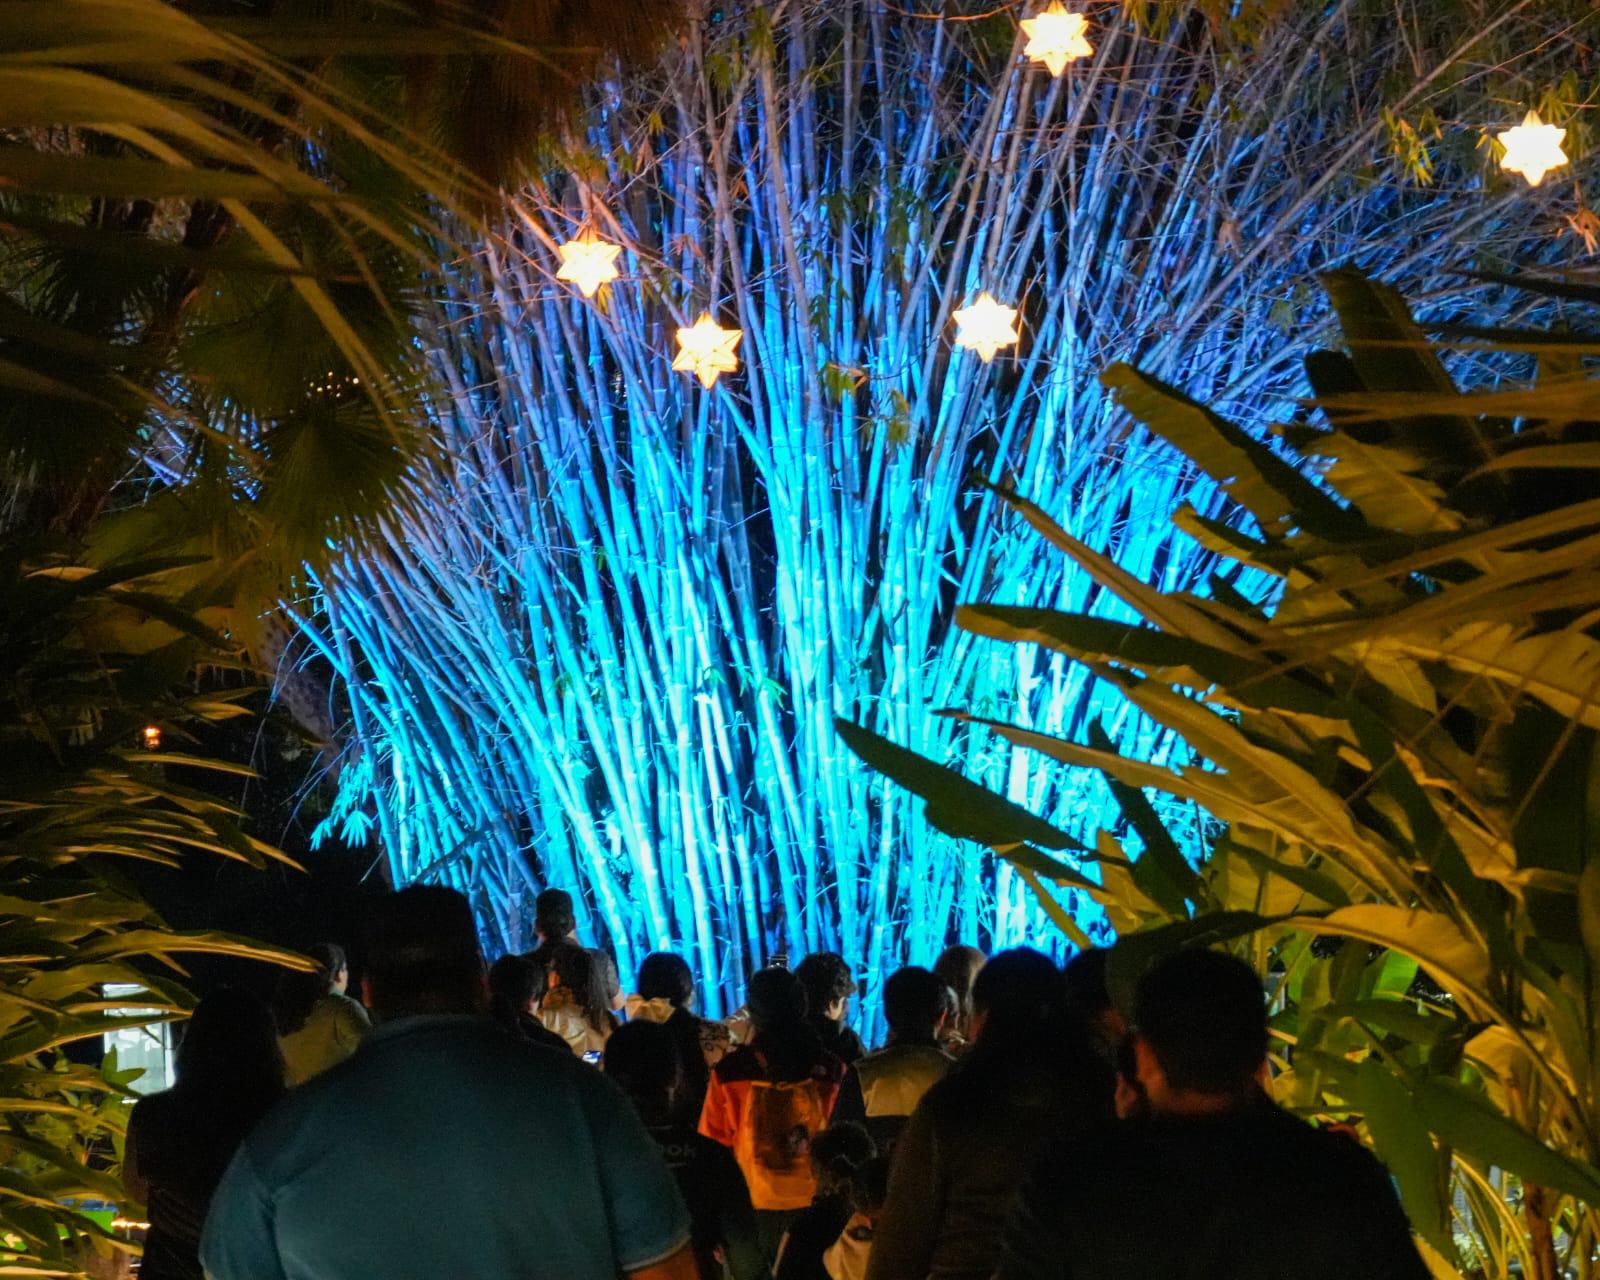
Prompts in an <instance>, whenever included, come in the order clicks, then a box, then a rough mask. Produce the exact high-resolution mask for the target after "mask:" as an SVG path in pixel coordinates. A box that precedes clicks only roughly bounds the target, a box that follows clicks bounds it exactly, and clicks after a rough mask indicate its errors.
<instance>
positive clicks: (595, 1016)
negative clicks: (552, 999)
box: [550, 942, 617, 1035]
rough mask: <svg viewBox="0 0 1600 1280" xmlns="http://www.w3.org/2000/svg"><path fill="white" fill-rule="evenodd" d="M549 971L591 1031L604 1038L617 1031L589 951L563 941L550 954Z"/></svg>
mask: <svg viewBox="0 0 1600 1280" xmlns="http://www.w3.org/2000/svg"><path fill="white" fill-rule="evenodd" d="M550 971H551V972H552V973H554V974H555V975H556V977H557V978H558V979H560V982H561V985H562V986H563V987H564V988H565V989H566V992H567V995H568V997H569V998H570V999H571V1000H572V1002H573V1003H574V1004H575V1005H576V1006H577V1008H578V1012H579V1013H581V1014H582V1015H583V1020H584V1021H585V1022H587V1023H588V1024H589V1028H590V1030H592V1031H595V1032H598V1033H599V1034H601V1035H606V1034H609V1033H610V1032H612V1031H615V1030H616V1029H617V1019H616V1017H615V1016H614V1015H613V1014H612V1012H611V1010H610V1009H609V1008H608V1007H607V1006H606V994H605V990H604V989H603V988H602V987H601V985H600V966H599V965H597V964H596V963H595V960H594V956H592V955H590V954H589V950H588V948H586V947H580V946H579V945H578V944H577V943H576V942H563V943H562V944H561V945H560V946H558V947H555V948H554V949H553V950H552V951H551V952H550Z"/></svg>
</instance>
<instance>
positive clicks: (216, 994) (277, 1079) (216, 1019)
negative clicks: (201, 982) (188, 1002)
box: [177, 987, 283, 1100]
mask: <svg viewBox="0 0 1600 1280" xmlns="http://www.w3.org/2000/svg"><path fill="white" fill-rule="evenodd" d="M177 1076H178V1086H177V1087H178V1089H179V1090H180V1091H182V1092H184V1093H187V1094H191V1095H194V1096H202V1095H205V1096H209V1097H214V1098H217V1099H219V1100H221V1099H230V1098H237V1099H240V1100H246V1099H257V1098H261V1097H264V1096H270V1095H274V1094H276V1093H278V1092H280V1091H281V1090H282V1089H283V1053H282V1051H281V1050H280V1049H279V1048H278V1029H277V1026H276V1024H275V1023H274V1022H273V1019H272V1011H271V1010H270V1009H268V1007H267V1005H266V1004H265V1002H264V1001H262V1000H261V999H259V998H258V997H257V996H255V995H252V994H251V993H250V992H248V991H245V990H243V989H241V988H239V987H221V988H218V989H217V990H216V991H213V992H212V993H211V994H210V995H208V996H206V998H205V999H203V1000H202V1001H200V1003H199V1005H198V1006H196V1008H195V1011H194V1015H193V1016H192V1017H191V1018H190V1019H189V1022H188V1025H187V1026H186V1027H185V1028H184V1031H183V1039H182V1040H181V1041H180V1042H179V1044H178V1055H177Z"/></svg>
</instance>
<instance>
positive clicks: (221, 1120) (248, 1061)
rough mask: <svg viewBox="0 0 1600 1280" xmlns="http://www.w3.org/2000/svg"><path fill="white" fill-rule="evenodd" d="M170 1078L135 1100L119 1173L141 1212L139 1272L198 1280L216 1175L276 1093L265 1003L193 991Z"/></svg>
mask: <svg viewBox="0 0 1600 1280" xmlns="http://www.w3.org/2000/svg"><path fill="white" fill-rule="evenodd" d="M177 1068H178V1070H177V1083H176V1084H174V1085H173V1086H172V1088H170V1089H167V1090H165V1091H164V1092H162V1093H152V1094H150V1095H149V1096H148V1097H145V1098H141V1099H140V1100H139V1101H138V1102H137V1103H136V1104H134V1108H133V1114H132V1115H131V1116H129V1118H128V1138H127V1143H126V1144H125V1147H124V1150H125V1151H126V1157H125V1158H124V1160H123V1165H122V1181H123V1185H124V1186H125V1187H126V1188H127V1190H128V1194H129V1195H130V1196H131V1197H132V1198H133V1199H134V1200H135V1201H137V1202H138V1203H140V1204H142V1205H144V1206H145V1207H146V1208H147V1210H148V1211H149V1221H150V1233H149V1235H148V1236H147V1237H146V1238H145V1245H144V1263H143V1266H142V1268H141V1269H140V1272H139V1274H140V1275H141V1276H142V1277H143V1280H204V1274H203V1271H202V1268H201V1266H200V1232H201V1227H202V1225H203V1224H204V1222H205V1220H206V1211H207V1209H208V1208H209V1207H210V1204H211V1199H212V1196H213V1195H214V1194H215V1193H216V1190H217V1185H218V1183H220V1182H221V1181H222V1174H223V1171H224V1170H225V1169H227V1167H228V1162H229V1161H230V1160H232V1159H233V1153H234V1152H235V1151H236V1150H237V1149H238V1147H239V1144H240V1143H241V1142H243V1141H244V1139H245V1137H246V1135H248V1134H249V1132H250V1131H251V1130H252V1129H253V1128H255V1126H256V1123H257V1122H258V1121H259V1120H260V1119H261V1117H262V1116H264V1115H266V1113H267V1111H268V1110H270V1109H271V1107H272V1105H273V1104H274V1103H275V1102H277V1101H278V1099H279V1098H280V1097H282V1096H283V1057H282V1055H281V1054H280V1053H279V1051H278V1037H277V1035H276V1028H275V1027H274V1025H273V1019H272V1012H271V1010H270V1009H268V1008H267V1006H266V1004H265V1003H264V1002H263V1001H262V1000H260V999H259V998H257V997H256V996H254V995H251V994H250V993H249V992H248V991H242V990H239V989H238V988H234V987H223V988H221V989H219V990H217V991H213V992H212V993H211V994H210V995H208V996H206V998H205V999H204V1000H202V1001H201V1002H200V1004H199V1006H198V1007H197V1008H196V1009H195V1011H194V1016H193V1017H191V1018H190V1019H189V1022H188V1024H187V1025H186V1026H185V1027H184V1029H183V1039H182V1040H181V1041H180V1042H179V1044H178V1061H177Z"/></svg>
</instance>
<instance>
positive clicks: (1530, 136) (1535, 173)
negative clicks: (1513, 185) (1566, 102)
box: [1498, 111, 1567, 187]
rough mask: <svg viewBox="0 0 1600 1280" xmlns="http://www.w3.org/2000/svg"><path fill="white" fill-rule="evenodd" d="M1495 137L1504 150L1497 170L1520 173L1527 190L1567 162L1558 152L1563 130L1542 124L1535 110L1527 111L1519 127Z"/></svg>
mask: <svg viewBox="0 0 1600 1280" xmlns="http://www.w3.org/2000/svg"><path fill="white" fill-rule="evenodd" d="M1498 136H1499V138H1500V142H1501V144H1502V145H1503V146H1504V147H1505V149H1506V153H1505V155H1504V156H1503V157H1502V158H1501V160H1500V167H1501V168H1502V169H1504V170H1505V171H1506V172H1507V173H1520V174H1521V175H1522V176H1523V177H1524V178H1526V179H1527V180H1528V185H1529V186H1530V187H1536V186H1538V185H1539V184H1540V183H1541V182H1543V181H1544V175H1545V174H1547V173H1549V172H1550V170H1552V169H1559V168H1560V167H1561V166H1562V165H1564V164H1566V162H1567V153H1566V152H1565V151H1563V150H1562V149H1561V140H1562V139H1563V138H1565V137H1566V136H1567V131H1566V130H1565V129H1558V128H1556V127H1555V125H1553V124H1546V123H1545V122H1544V121H1543V120H1541V119H1539V113H1538V112H1537V111H1530V112H1528V114H1527V115H1526V116H1525V117H1523V121H1522V123H1521V124H1519V125H1516V126H1514V127H1513V128H1510V129H1502V130H1501V131H1500V133H1499V135H1498Z"/></svg>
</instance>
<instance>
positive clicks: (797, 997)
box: [745, 968, 810, 1031]
mask: <svg viewBox="0 0 1600 1280" xmlns="http://www.w3.org/2000/svg"><path fill="white" fill-rule="evenodd" d="M745 1004H746V1006H747V1007H748V1008H749V1010H750V1021H751V1022H752V1023H754V1024H755V1028H756V1030H757V1031H774V1030H778V1029H780V1028H783V1027H788V1026H793V1025H796V1024H798V1023H803V1022H804V1021H805V1018H806V1011H807V1009H808V1008H809V1007H810V1005H809V1003H808V1002H807V999H806V989H805V988H804V987H803V986H801V985H800V979H799V978H797V977H795V976H794V974H792V973H790V972H789V971H788V970H787V969H776V968H773V969H758V970H756V972H754V973H752V974H751V975H750V985H749V986H748V987H747V988H746V989H745Z"/></svg>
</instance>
